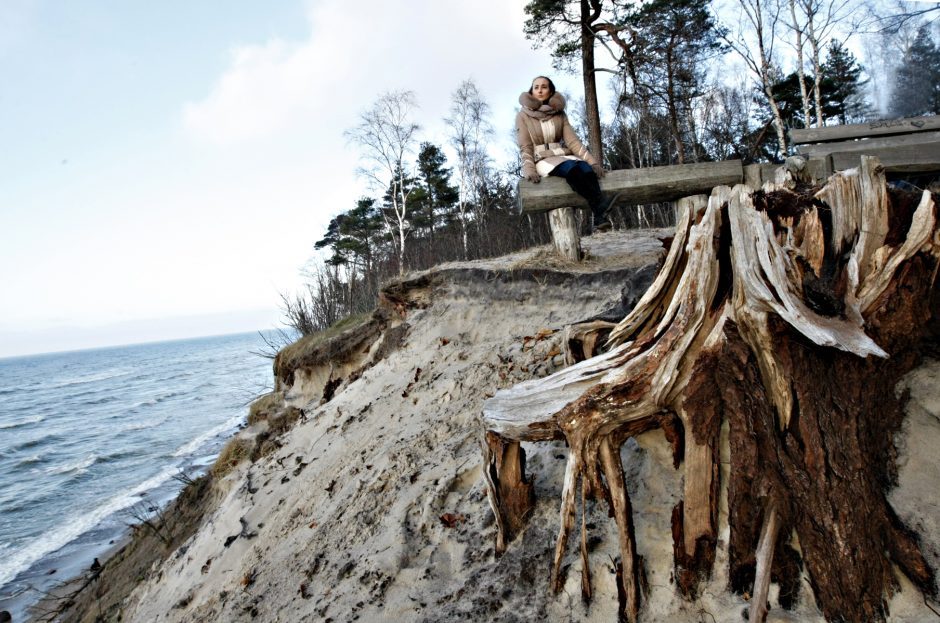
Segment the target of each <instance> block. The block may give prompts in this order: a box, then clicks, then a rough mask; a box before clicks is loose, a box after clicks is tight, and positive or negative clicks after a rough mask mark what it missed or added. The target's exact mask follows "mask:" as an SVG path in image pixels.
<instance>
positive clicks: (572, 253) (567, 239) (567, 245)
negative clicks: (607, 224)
mask: <svg viewBox="0 0 940 623" xmlns="http://www.w3.org/2000/svg"><path fill="white" fill-rule="evenodd" d="M548 224H549V227H551V230H552V242H553V243H554V244H555V250H556V251H558V254H559V255H561V256H562V257H563V258H565V259H567V260H572V261H574V262H577V261H580V259H581V236H580V235H579V234H578V219H577V218H576V217H575V213H574V208H557V209H555V210H552V211H551V212H549V213H548Z"/></svg>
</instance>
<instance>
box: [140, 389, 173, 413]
mask: <svg viewBox="0 0 940 623" xmlns="http://www.w3.org/2000/svg"><path fill="white" fill-rule="evenodd" d="M185 393H186V392H167V393H165V394H161V395H159V396H156V397H154V398H148V399H147V400H142V401H140V402H138V403H137V404H135V405H134V406H133V407H131V411H137V410H139V409H142V408H144V407H155V406H156V405H158V404H160V403H161V402H166V401H167V400H170V399H171V398H176V397H178V396H182V395H184V394H185Z"/></svg>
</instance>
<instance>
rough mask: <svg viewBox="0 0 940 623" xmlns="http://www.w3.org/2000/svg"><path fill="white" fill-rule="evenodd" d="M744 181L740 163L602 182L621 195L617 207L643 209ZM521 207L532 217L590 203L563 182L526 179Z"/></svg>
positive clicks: (620, 173) (627, 174)
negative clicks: (548, 211) (640, 206)
mask: <svg viewBox="0 0 940 623" xmlns="http://www.w3.org/2000/svg"><path fill="white" fill-rule="evenodd" d="M743 179H744V170H743V168H742V166H741V161H740V160H726V161H724V162H699V163H695V164H677V165H672V166H665V167H648V168H645V169H619V170H616V171H611V172H610V173H608V174H607V176H606V177H605V178H604V179H602V180H601V190H602V191H603V192H604V194H605V195H606V196H608V197H610V196H613V195H614V194H619V195H620V197H619V199H618V201H617V205H642V204H647V203H658V202H661V201H675V200H676V199H681V198H682V197H687V196H689V195H696V194H700V193H706V194H708V193H711V190H712V188H714V187H715V186H733V185H734V184H740V183H741V182H742V181H743ZM519 207H520V212H521V213H525V214H529V213H533V212H545V211H547V210H555V209H557V208H565V207H575V208H582V207H584V208H586V207H587V201H585V200H584V199H583V198H582V197H581V196H580V195H578V194H576V193H575V192H574V191H573V190H571V187H570V186H568V183H567V182H565V180H563V179H561V178H558V177H547V178H545V179H544V180H542V182H541V183H539V184H533V183H532V182H529V181H528V180H525V179H523V180H520V182H519Z"/></svg>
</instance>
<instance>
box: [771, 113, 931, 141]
mask: <svg viewBox="0 0 940 623" xmlns="http://www.w3.org/2000/svg"><path fill="white" fill-rule="evenodd" d="M932 130H940V117H936V116H934V117H908V118H903V119H885V120H882V121H870V122H868V123H855V124H849V125H836V126H829V127H824V128H806V129H793V130H790V132H789V134H790V141H791V142H793V144H795V145H799V144H803V143H823V142H828V141H844V140H847V139H852V138H866V137H872V136H892V135H896V134H911V133H915V132H930V131H932Z"/></svg>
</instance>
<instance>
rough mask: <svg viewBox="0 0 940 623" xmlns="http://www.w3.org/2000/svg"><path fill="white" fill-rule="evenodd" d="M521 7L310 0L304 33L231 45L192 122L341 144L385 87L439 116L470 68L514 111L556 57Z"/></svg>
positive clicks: (222, 135) (217, 132) (496, 0)
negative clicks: (531, 38)
mask: <svg viewBox="0 0 940 623" xmlns="http://www.w3.org/2000/svg"><path fill="white" fill-rule="evenodd" d="M522 6H523V2H521V1H516V2H507V1H506V0H479V1H478V2H473V3H463V2H462V3H454V2H440V1H437V0H413V1H411V2H408V3H404V2H387V1H380V0H365V1H364V2H361V3H359V4H357V5H356V10H355V12H351V11H350V10H349V5H348V4H347V3H344V2H341V1H340V0H320V1H317V2H311V3H309V4H308V10H307V21H308V26H309V34H308V36H307V37H306V38H305V39H303V40H301V41H293V42H291V41H285V40H283V39H279V38H274V39H271V40H269V41H267V42H265V43H263V44H255V45H247V46H242V47H239V48H237V49H234V50H232V52H231V55H230V56H231V59H230V63H229V66H228V68H227V69H226V70H225V72H224V73H223V74H222V75H221V76H220V77H219V79H218V80H217V81H216V82H215V83H214V84H213V85H212V87H211V90H210V92H209V93H208V95H207V96H206V97H205V98H204V99H202V100H200V101H196V102H189V103H187V104H186V105H185V106H184V109H183V124H184V127H185V128H186V129H187V131H188V132H189V133H190V134H191V135H193V136H196V137H199V138H201V139H203V140H207V141H210V142H213V143H217V144H220V145H232V144H236V143H240V142H246V141H255V140H268V139H271V138H273V137H276V136H278V135H281V134H285V133H296V132H298V131H299V132H304V131H316V132H317V134H318V136H317V138H318V139H319V140H323V139H324V138H325V139H326V140H327V142H328V143H329V144H330V146H331V147H334V146H342V145H343V141H342V140H341V133H342V130H343V129H345V128H347V127H350V126H351V125H353V124H354V123H355V115H356V114H357V113H358V112H359V111H361V110H363V109H365V108H366V107H367V106H368V105H369V104H370V103H371V102H372V101H374V99H375V98H376V97H377V96H378V95H379V94H381V93H382V92H385V91H389V90H399V89H408V90H414V91H416V92H417V95H418V99H419V104H420V105H421V107H422V111H421V112H422V116H424V117H425V118H426V119H428V120H429V121H430V122H431V123H432V124H434V123H437V121H438V120H439V118H440V117H443V116H444V115H445V114H446V112H447V106H448V103H449V98H450V93H451V92H452V91H453V90H454V89H455V88H456V87H457V85H458V84H459V83H460V81H462V80H464V79H465V78H467V77H470V76H473V77H474V78H475V79H476V80H477V81H478V84H480V86H481V88H482V90H483V91H484V93H486V92H488V91H489V92H495V93H497V94H498V95H499V96H500V97H503V96H505V97H507V98H508V99H507V101H506V102H500V103H499V104H500V106H502V104H505V108H507V109H512V110H513V112H512V114H514V108H515V99H516V96H517V95H518V91H519V90H521V89H520V88H519V85H525V84H526V83H527V81H528V79H529V77H530V74H533V72H543V71H545V70H546V68H545V67H544V65H545V63H544V60H545V59H546V58H547V56H548V55H547V53H545V52H539V53H536V52H534V51H533V50H532V49H531V46H530V44H529V42H528V41H526V40H525V38H524V37H523V35H522V21H523V19H524V17H523V11H522ZM510 83H511V84H513V85H514V86H512V87H511V88H510V89H509V90H508V91H507V90H505V89H506V85H507V84H510ZM495 109H496V106H494V110H495ZM507 125H508V122H507ZM324 132H325V133H326V136H324V135H323V133H324Z"/></svg>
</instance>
